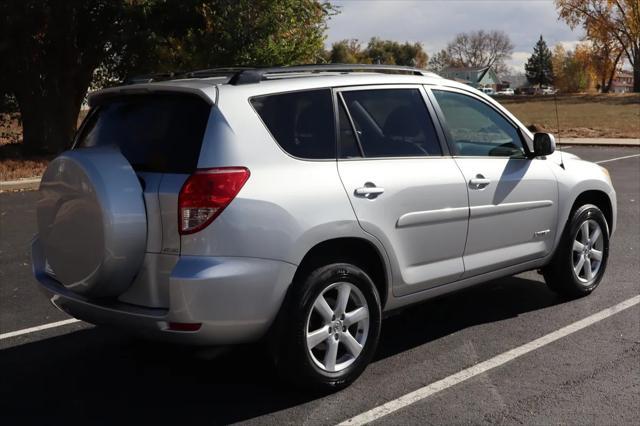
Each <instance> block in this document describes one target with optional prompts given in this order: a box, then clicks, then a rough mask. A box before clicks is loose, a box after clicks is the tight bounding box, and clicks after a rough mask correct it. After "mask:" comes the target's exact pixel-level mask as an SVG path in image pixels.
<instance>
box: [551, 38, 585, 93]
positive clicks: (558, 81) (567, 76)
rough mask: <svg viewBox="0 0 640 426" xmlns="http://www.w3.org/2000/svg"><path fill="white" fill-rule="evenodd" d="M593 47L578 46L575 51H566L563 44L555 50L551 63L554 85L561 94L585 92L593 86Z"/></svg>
mask: <svg viewBox="0 0 640 426" xmlns="http://www.w3.org/2000/svg"><path fill="white" fill-rule="evenodd" d="M590 49H591V47H590V46H589V45H587V44H578V45H577V46H576V48H575V50H573V51H566V50H565V49H564V47H562V45H561V44H558V45H556V46H555V48H554V49H553V55H552V58H551V63H552V66H553V73H554V85H555V87H556V88H557V89H558V90H560V91H561V92H565V93H576V92H583V91H585V90H587V89H589V88H591V87H592V86H593V82H594V80H595V78H594V76H595V73H594V72H593V69H592V64H591V52H590Z"/></svg>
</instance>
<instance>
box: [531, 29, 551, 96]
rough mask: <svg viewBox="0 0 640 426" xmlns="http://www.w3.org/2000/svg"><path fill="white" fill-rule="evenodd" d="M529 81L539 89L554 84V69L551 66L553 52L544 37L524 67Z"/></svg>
mask: <svg viewBox="0 0 640 426" xmlns="http://www.w3.org/2000/svg"><path fill="white" fill-rule="evenodd" d="M524 69H525V72H526V75H527V80H529V83H531V84H537V85H538V87H542V86H543V85H549V84H553V67H552V64H551V51H550V50H549V48H548V47H547V43H546V42H545V41H544V39H543V38H542V36H540V39H539V40H538V42H537V43H536V45H535V46H534V47H533V54H532V55H531V56H530V57H529V59H528V60H527V63H526V64H525V66H524Z"/></svg>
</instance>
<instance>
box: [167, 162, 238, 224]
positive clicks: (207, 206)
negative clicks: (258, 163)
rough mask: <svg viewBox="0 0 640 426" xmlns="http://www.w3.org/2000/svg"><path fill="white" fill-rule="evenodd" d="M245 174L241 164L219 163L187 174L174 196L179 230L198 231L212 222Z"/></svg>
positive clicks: (233, 196) (233, 195)
mask: <svg viewBox="0 0 640 426" xmlns="http://www.w3.org/2000/svg"><path fill="white" fill-rule="evenodd" d="M249 174H250V173H249V169H247V168H245V167H219V168H215V169H203V170H198V171H196V172H195V173H194V174H192V175H191V176H189V179H187V181H186V182H185V183H184V185H182V189H181V190H180V195H179V196H178V221H179V224H178V230H179V232H180V234H181V235H185V234H192V233H194V232H198V231H200V230H201V229H204V228H206V227H207V226H208V225H209V224H210V223H211V222H213V220H214V219H215V218H216V217H218V215H219V214H220V213H222V211H223V210H224V209H225V207H227V206H228V205H229V203H231V201H232V200H233V199H234V198H235V196H236V195H238V192H240V189H242V187H243V186H244V184H245V182H246V181H247V179H249Z"/></svg>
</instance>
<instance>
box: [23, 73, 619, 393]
mask: <svg viewBox="0 0 640 426" xmlns="http://www.w3.org/2000/svg"><path fill="white" fill-rule="evenodd" d="M152 79H153V78H149V80H152ZM90 104H91V106H92V109H91V112H90V113H89V115H88V116H87V118H86V120H85V121H84V123H83V125H82V127H81V128H80V130H79V132H78V135H77V137H76V140H75V142H74V145H73V148H72V149H71V150H69V151H67V152H65V153H63V154H62V155H60V156H59V157H58V158H56V159H55V160H53V161H52V162H51V164H50V165H49V167H48V169H47V171H46V173H45V174H44V176H43V178H42V183H41V186H40V198H39V202H38V229H39V234H38V236H37V237H36V238H35V239H34V243H33V266H34V273H35V276H36V278H37V279H38V281H39V282H40V284H41V287H42V288H43V289H44V291H45V293H46V294H47V295H48V297H49V298H50V300H51V302H52V303H53V304H54V305H55V306H57V307H58V308H60V309H62V310H63V311H65V312H67V313H69V314H70V315H72V316H74V317H76V318H80V319H82V320H85V321H88V322H90V323H95V324H111V325H118V326H121V327H123V328H125V329H127V330H130V331H133V332H137V333H140V334H142V335H146V336H149V337H152V338H159V339H163V340H170V341H175V342H181V343H186V344H194V345H229V344H239V343H245V342H254V341H259V340H261V339H264V340H265V342H266V343H267V344H268V346H269V347H270V350H271V352H272V354H273V358H274V360H275V364H276V366H277V368H278V369H279V370H280V371H281V372H282V373H283V374H284V375H285V376H286V377H288V378H289V379H291V380H293V381H295V382H297V383H298V384H301V385H304V386H307V387H313V388H316V389H318V388H320V389H324V390H327V389H329V390H331V389H338V388H341V387H343V386H346V385H348V384H349V383H351V382H352V381H353V380H355V379H356V378H357V377H358V376H359V375H360V374H361V373H362V371H363V370H364V368H365V367H366V365H367V364H368V363H369V362H370V360H371V359H372V357H373V355H374V352H375V350H376V344H377V341H378V337H379V335H380V326H381V319H382V317H383V314H384V313H385V312H389V311H392V310H395V309H397V308H400V307H403V306H406V305H409V304H412V303H416V302H420V301H423V300H426V299H429V298H433V297H435V296H439V295H442V294H444V293H448V292H451V291H454V290H458V289H461V288H464V287H468V286H471V285H474V284H478V283H481V282H485V281H487V280H492V279H494V278H498V277H502V276H506V275H511V274H515V273H519V272H522V271H527V270H532V269H541V270H542V272H543V274H544V277H545V280H546V281H547V283H548V284H549V287H550V288H551V289H552V290H553V291H556V292H558V293H560V294H562V295H564V296H569V297H578V296H582V295H586V294H589V293H590V292H591V291H593V290H594V289H595V288H596V286H597V285H598V283H599V282H600V281H601V279H602V276H603V274H604V271H605V267H606V264H607V256H608V250H609V238H610V237H611V235H612V234H613V231H614V229H615V225H616V195H615V191H614V189H613V187H612V185H611V180H610V178H609V174H608V173H607V171H606V170H605V169H604V168H602V167H600V166H598V165H596V164H593V163H589V162H586V161H582V160H580V159H579V158H577V157H576V156H573V155H570V154H566V153H564V154H560V153H558V152H556V153H554V148H555V142H554V139H553V137H552V136H551V135H549V134H542V133H538V134H535V135H533V134H531V133H530V132H529V131H528V130H527V129H526V128H525V127H524V126H523V125H522V124H521V123H520V122H519V121H518V120H517V119H516V118H515V117H514V116H513V115H511V114H510V113H509V112H508V111H507V110H506V109H504V108H503V107H502V106H500V104H498V103H497V102H496V101H494V100H492V99H491V98H489V97H488V96H486V95H484V94H483V93H481V92H479V91H477V90H475V89H472V88H471V87H469V86H467V85H464V84H459V83H456V82H453V81H449V80H445V79H442V78H440V77H438V76H436V75H433V74H429V73H424V72H422V71H420V70H416V69H411V68H402V67H385V66H340V65H334V66H302V67H285V68H271V69H244V70H240V69H238V70H234V69H223V70H219V69H218V70H207V71H200V72H194V73H191V74H188V75H183V76H179V77H175V78H173V79H169V80H165V81H146V82H140V83H137V84H131V85H124V86H121V87H115V88H110V89H106V90H102V91H99V92H96V93H93V94H92V95H91V96H90Z"/></svg>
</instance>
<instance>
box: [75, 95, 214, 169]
mask: <svg viewBox="0 0 640 426" xmlns="http://www.w3.org/2000/svg"><path fill="white" fill-rule="evenodd" d="M210 111H211V106H210V105H209V104H207V103H206V102H205V101H204V100H202V99H200V98H198V97H195V96H184V95H139V96H127V97H122V98H116V99H112V100H110V101H107V102H106V103H104V104H101V105H100V106H98V107H97V109H96V110H95V111H93V112H92V114H91V115H90V116H89V118H88V121H87V123H86V125H85V127H84V129H83V131H82V134H81V135H80V138H79V140H78V144H77V147H79V148H85V147H93V146H115V147H118V148H119V149H120V151H121V152H122V154H123V155H124V156H125V157H126V158H127V160H129V163H131V165H132V166H133V168H134V169H136V170H138V171H150V172H165V173H192V172H193V171H194V170H195V169H196V168H197V165H198V158H199V156H200V148H201V146H202V139H203V137H204V132H205V129H206V127H207V121H208V119H209V112H210Z"/></svg>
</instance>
